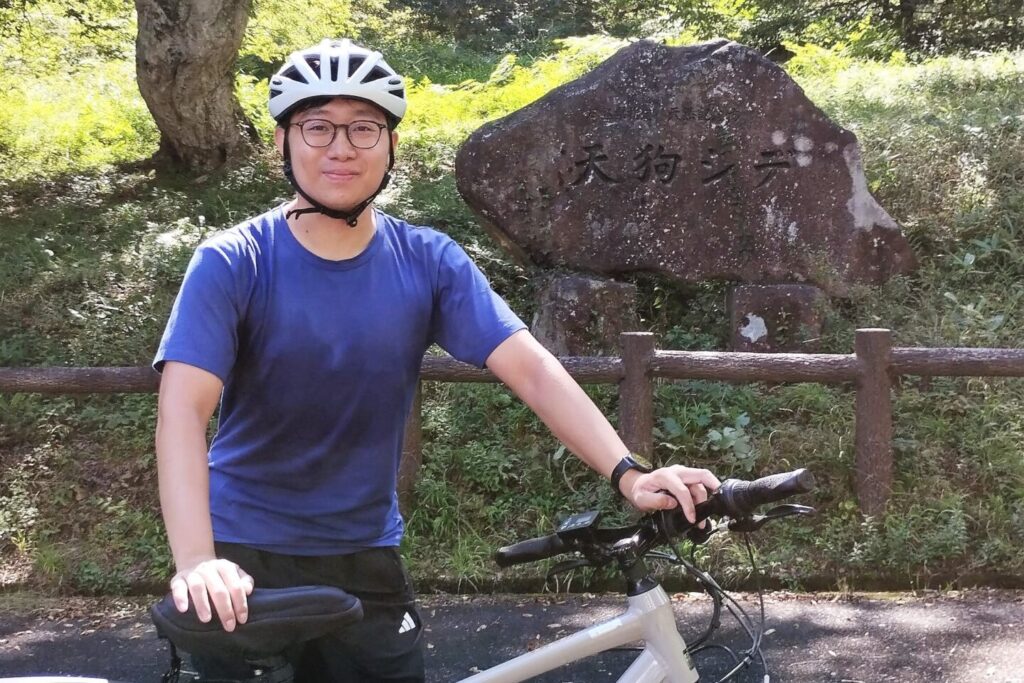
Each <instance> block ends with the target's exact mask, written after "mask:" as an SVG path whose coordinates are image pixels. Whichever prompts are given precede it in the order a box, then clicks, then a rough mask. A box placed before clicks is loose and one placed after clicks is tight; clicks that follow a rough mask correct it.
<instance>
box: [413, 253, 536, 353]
mask: <svg viewBox="0 0 1024 683" xmlns="http://www.w3.org/2000/svg"><path fill="white" fill-rule="evenodd" d="M525 327H526V325H525V324H524V323H523V321H522V320H520V319H519V316H517V315H516V314H515V313H513V312H512V309H511V308H509V306H508V304H507V303H505V301H504V299H502V298H501V297H500V296H498V294H497V293H495V292H494V290H493V289H491V285H490V283H488V282H487V278H486V277H485V276H484V274H483V273H481V272H480V269H479V268H477V267H476V264H475V263H473V261H472V260H471V259H470V258H469V255H468V254H466V252H465V251H464V250H463V249H462V247H460V246H459V245H458V244H456V243H455V242H450V243H449V244H448V245H446V246H445V247H444V250H443V251H442V253H441V259H440V263H439V264H438V273H437V289H436V293H435V297H434V312H433V320H432V329H431V332H432V334H431V340H432V341H434V342H436V343H437V344H438V345H440V346H441V348H443V349H444V350H445V351H447V352H448V353H450V354H451V355H452V356H454V357H455V358H457V359H458V360H461V361H463V362H465V363H472V364H473V365H475V366H477V367H479V368H482V367H484V364H485V363H486V361H487V357H488V356H490V355H491V352H492V351H494V349H495V348H497V347H498V345H499V344H501V343H502V342H503V341H505V340H506V339H508V337H510V336H511V335H512V334H513V333H515V332H518V331H519V330H522V329H524V328H525Z"/></svg>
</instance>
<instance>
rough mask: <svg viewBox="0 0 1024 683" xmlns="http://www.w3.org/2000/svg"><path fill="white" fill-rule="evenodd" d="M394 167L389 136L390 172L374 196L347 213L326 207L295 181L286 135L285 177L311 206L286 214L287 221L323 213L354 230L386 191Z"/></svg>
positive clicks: (393, 151)
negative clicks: (375, 200)
mask: <svg viewBox="0 0 1024 683" xmlns="http://www.w3.org/2000/svg"><path fill="white" fill-rule="evenodd" d="M389 133H390V131H389ZM394 165H395V149H394V147H392V146H391V136H390V135H388V170H387V171H385V172H384V177H383V178H381V181H380V186H378V187H377V189H376V190H375V191H374V193H373V194H371V195H370V196H369V197H367V198H366V199H364V200H363V201H361V202H359V203H358V204H356V205H355V206H354V207H352V208H351V209H349V210H348V211H345V210H344V209H332V208H331V207H329V206H324V205H323V204H321V203H320V202H318V201H317V200H315V199H313V197H311V196H310V195H309V194H308V193H307V192H306V191H305V190H303V189H302V188H301V187H300V186H299V181H297V180H296V179H295V172H294V171H293V170H292V155H291V149H290V148H289V146H288V136H287V135H285V138H284V177H285V178H287V179H288V182H290V183H291V184H292V187H294V188H295V191H296V192H298V193H299V195H301V196H302V198H303V199H305V200H306V201H307V202H309V203H310V206H307V207H305V208H302V209H292V210H291V211H289V212H288V213H286V214H285V216H284V217H285V219H288V218H291V217H292V216H301V215H302V214H304V213H322V214H323V215H325V216H327V217H328V218H335V219H337V220H342V221H345V222H346V223H348V225H349V227H352V228H354V227H356V223H358V222H359V215H360V214H361V213H363V211H364V210H365V209H366V207H368V206H369V205H370V203H371V202H372V201H373V200H374V199H376V198H377V195H379V194H380V193H381V192H383V191H384V188H386V187H387V186H388V183H389V182H391V169H392V168H393V167H394Z"/></svg>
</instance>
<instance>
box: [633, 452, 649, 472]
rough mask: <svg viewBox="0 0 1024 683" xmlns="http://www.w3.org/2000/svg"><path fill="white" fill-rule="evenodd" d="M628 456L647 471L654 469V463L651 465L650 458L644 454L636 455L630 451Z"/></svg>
mask: <svg viewBox="0 0 1024 683" xmlns="http://www.w3.org/2000/svg"><path fill="white" fill-rule="evenodd" d="M629 456H630V457H631V458H632V459H633V462H635V463H636V464H637V465H640V467H642V468H643V469H645V470H647V471H648V472H650V471H651V470H653V469H654V465H652V464H651V462H650V460H648V459H647V458H645V457H644V456H642V455H637V454H636V453H630V454H629Z"/></svg>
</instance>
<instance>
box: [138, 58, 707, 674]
mask: <svg viewBox="0 0 1024 683" xmlns="http://www.w3.org/2000/svg"><path fill="white" fill-rule="evenodd" d="M405 109H406V101H405V90H404V82H403V80H402V78H401V77H400V76H398V75H397V74H396V73H395V72H394V70H393V69H392V68H391V67H390V66H388V64H387V63H386V62H385V61H384V60H383V59H382V58H381V55H380V53H377V52H371V51H368V50H366V49H364V48H361V47H359V46H356V45H353V44H352V43H350V42H349V41H347V40H341V41H331V40H325V41H323V42H322V43H320V44H319V45H317V46H315V47H312V48H309V49H307V50H303V51H300V52H296V53H294V54H292V55H291V56H290V58H289V60H288V62H287V63H286V64H285V66H284V67H282V69H281V70H280V71H279V72H278V74H277V75H275V76H274V77H273V78H272V79H271V82H270V112H271V114H272V115H273V117H274V118H275V120H276V121H277V124H278V127H277V129H276V131H275V141H276V144H277V147H278V149H279V150H280V152H281V154H282V156H283V158H284V172H285V175H286V177H287V178H288V179H289V181H290V182H291V183H292V185H293V186H294V187H295V189H296V193H297V196H296V197H295V199H293V200H292V201H291V202H289V203H287V204H285V205H284V206H281V207H278V208H276V209H273V210H271V211H269V212H267V213H266V214H263V215H261V216H258V217H256V218H253V219H252V220H249V221H247V222H245V223H242V224H241V225H239V226H236V227H235V228H233V229H231V230H227V231H224V232H222V233H219V234H218V235H215V236H214V237H212V238H210V239H209V240H208V241H206V242H205V243H204V244H202V245H201V246H200V247H199V248H198V250H197V251H196V254H195V256H194V257H193V259H192V261H191V263H190V264H189V268H188V271H187V272H186V275H185V279H184V282H183V284H182V288H181V291H180V292H179V294H178V298H177V300H176V302H175V305H174V309H173V310H172V313H171V317H170V320H169V322H168V325H167V329H166V331H165V333H164V337H163V339H162V341H161V344H160V348H159V350H158V351H157V355H156V359H155V361H154V366H155V367H156V368H157V370H159V371H161V372H162V373H163V378H162V381H161V385H160V405H159V416H158V423H157V432H156V447H157V456H158V468H159V479H160V500H161V505H162V507H163V514H164V520H165V523H166V526H167V534H168V538H169V540H170V544H171V549H172V552H173V555H174V561H175V565H176V568H177V573H176V574H175V576H174V577H173V578H172V580H171V591H172V593H173V595H174V599H175V604H176V605H177V607H178V609H180V610H182V611H184V610H186V609H187V608H188V604H189V600H192V601H193V602H194V604H195V607H196V611H197V613H198V614H199V616H200V618H201V619H203V620H206V621H208V620H210V619H211V618H212V617H213V615H214V614H216V615H217V617H218V618H219V619H220V621H221V623H222V624H223V626H224V628H225V629H227V630H229V631H230V630H233V629H234V628H235V626H236V624H238V623H244V622H245V620H246V616H247V614H246V597H245V596H246V595H247V594H249V593H250V592H251V591H252V589H253V586H254V585H262V586H267V587H282V586H289V585H303V584H324V585H335V586H338V587H341V588H343V589H345V590H347V591H349V592H350V593H352V594H353V595H356V596H357V597H359V598H360V599H361V600H362V602H363V607H364V612H365V618H364V620H363V621H362V622H361V623H360V624H359V625H358V626H357V627H355V628H353V629H350V630H349V631H346V632H345V633H344V634H339V635H338V636H337V637H331V638H327V639H324V640H323V641H322V642H319V641H318V642H316V643H313V644H310V645H309V646H308V647H307V648H306V650H305V651H304V652H303V653H296V654H295V657H294V659H295V664H296V666H297V677H298V680H331V681H370V680H381V681H384V680H388V681H419V680H422V679H423V656H422V651H421V637H420V633H421V628H420V625H421V622H420V619H419V615H418V613H417V611H416V607H415V603H414V596H413V593H412V589H411V587H410V585H409V582H408V579H407V576H406V574H405V571H404V568H403V566H402V562H401V558H400V557H399V555H398V552H397V546H398V545H399V542H400V540H401V536H402V519H401V516H400V515H399V513H398V505H397V497H396V495H395V485H396V480H397V472H398V464H399V458H400V455H401V445H402V428H403V425H404V422H405V418H406V416H407V414H408V412H409V408H410V405H411V402H412V398H413V394H414V391H415V386H416V382H417V377H418V371H419V365H420V361H421V359H422V357H423V353H424V352H425V351H426V349H427V348H428V347H429V346H430V345H431V344H432V343H438V344H439V345H440V346H442V347H443V348H444V349H446V350H447V351H448V352H449V353H451V354H452V355H453V356H455V357H456V358H459V359H461V360H464V361H467V362H470V363H474V364H475V365H477V366H480V367H484V366H486V367H488V368H490V369H491V370H492V371H493V372H494V374H495V375H497V377H498V378H499V379H501V380H502V381H503V382H504V383H505V384H507V385H508V386H509V387H510V388H511V389H512V390H513V391H514V392H515V393H516V394H517V395H518V396H519V397H520V398H521V399H522V400H524V401H525V402H526V403H527V404H528V405H529V406H530V407H531V408H532V409H533V410H534V411H535V412H536V413H537V415H538V416H539V417H540V418H541V419H542V420H543V421H544V422H545V424H547V425H548V426H549V427H550V428H551V429H552V431H553V432H554V434H555V435H556V436H557V437H558V438H559V439H560V440H561V441H562V442H563V443H565V445H566V446H567V447H568V448H569V449H570V450H571V451H572V452H573V453H576V454H577V455H578V456H579V457H580V458H582V459H583V460H584V461H585V462H586V463H587V464H588V465H590V466H591V467H592V468H593V469H594V470H596V471H597V472H598V473H599V474H601V475H603V476H605V477H610V478H611V479H612V481H613V485H614V486H615V487H616V489H617V490H619V491H620V492H621V493H622V494H623V495H624V496H625V497H626V498H627V499H628V500H629V502H630V503H632V504H633V505H634V506H636V507H637V508H639V509H642V510H652V509H659V508H671V507H674V506H675V505H677V504H680V505H682V507H683V509H684V510H685V512H686V514H687V516H688V517H690V518H691V519H692V517H693V507H694V502H695V501H696V502H699V501H701V500H704V499H706V497H707V495H708V491H710V490H714V489H715V488H717V486H718V481H717V479H715V477H714V476H713V475H712V474H711V473H710V472H708V471H706V470H695V469H690V468H685V467H680V466H675V467H670V468H663V469H659V470H656V471H654V472H649V471H647V470H646V468H644V467H643V466H641V465H639V464H638V463H636V462H635V461H634V460H633V459H631V458H630V457H628V451H627V449H626V447H625V445H624V444H623V443H622V441H621V440H620V439H619V437H618V435H617V434H616V433H615V431H614V429H613V428H612V427H611V425H610V424H609V423H608V421H607V420H606V419H605V418H604V416H603V415H602V414H601V413H600V412H599V411H598V409H597V408H596V407H595V406H594V405H593V403H592V402H591V401H590V399H589V398H588V397H587V396H586V394H585V393H584V392H583V391H582V390H581V389H580V387H579V386H578V385H577V384H576V383H575V382H574V381H573V380H572V379H571V378H570V377H569V375H568V374H567V373H566V371H565V370H564V369H563V368H562V366H561V365H560V364H559V363H558V361H557V360H556V359H555V358H554V357H553V356H552V355H551V354H550V353H548V352H547V351H546V350H545V349H544V348H543V347H542V346H541V345H540V344H539V343H538V342H537V341H536V340H535V339H534V338H533V337H532V336H531V335H530V334H529V332H528V331H527V330H526V329H525V327H526V326H525V325H523V323H522V322H521V321H520V320H519V318H518V317H516V315H515V314H514V313H512V311H511V310H510V309H509V308H508V306H507V305H506V304H505V302H504V301H502V300H501V298H500V297H498V296H497V295H496V294H495V293H494V292H493V291H492V290H491V288H490V286H489V285H488V283H487V281H486V279H485V278H484V276H483V275H482V274H481V273H480V271H479V270H478V269H477V268H476V267H475V266H474V265H473V264H472V262H471V261H470V260H469V258H468V257H467V255H466V253H465V252H464V251H463V250H462V249H461V248H460V247H459V246H458V245H457V244H455V243H454V242H453V241H452V240H451V239H450V238H448V237H447V236H445V235H443V234H441V233H439V232H436V231H434V230H431V229H429V228H419V227H413V226H411V225H409V224H407V223H405V222H404V221H401V220H398V219H396V218H393V217H391V216H388V215H386V214H384V213H382V212H379V211H376V210H375V209H374V208H373V206H372V202H373V199H374V198H375V197H376V196H377V194H378V193H379V192H380V191H381V190H382V189H383V188H384V187H385V186H386V184H387V182H388V179H389V172H390V170H391V168H392V166H393V164H394V149H395V146H396V145H397V144H398V135H397V133H396V132H395V126H396V125H397V124H398V122H399V121H400V120H401V119H402V117H403V115H404V114H405ZM218 402H220V420H219V428H218V431H217V434H216V436H215V437H214V439H213V442H212V444H211V445H210V446H209V448H208V447H207V443H206V428H207V425H208V422H209V419H210V417H211V416H212V415H213V412H214V410H215V409H216V408H217V405H218ZM666 492H667V493H666ZM669 494H671V495H669ZM677 500H678V503H677ZM410 625H411V627H410ZM237 666H238V665H237V663H229V662H213V663H211V662H205V663H200V667H201V668H203V669H204V671H206V672H207V676H213V675H218V676H231V675H244V673H241V672H238V671H237ZM229 671H230V672H231V673H228V672H229ZM211 672H214V673H211Z"/></svg>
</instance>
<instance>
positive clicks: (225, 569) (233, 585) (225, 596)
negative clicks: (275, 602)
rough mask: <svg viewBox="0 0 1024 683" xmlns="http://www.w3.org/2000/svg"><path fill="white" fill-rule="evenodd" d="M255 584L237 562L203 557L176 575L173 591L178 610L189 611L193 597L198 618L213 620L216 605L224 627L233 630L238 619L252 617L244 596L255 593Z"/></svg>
mask: <svg viewBox="0 0 1024 683" xmlns="http://www.w3.org/2000/svg"><path fill="white" fill-rule="evenodd" d="M253 585H254V582H253V579H252V577H251V576H249V575H248V574H246V573H245V571H244V570H243V569H242V568H241V567H239V566H238V565H237V564H235V563H234V562H231V561H229V560H216V559H214V560H204V561H202V562H199V563H198V564H196V565H194V566H192V567H188V568H186V569H183V570H181V571H179V572H178V573H177V574H175V575H174V578H173V579H171V595H172V596H173V598H174V606H175V607H177V608H178V611H179V612H187V611H188V602H189V597H191V599H192V602H193V603H194V604H195V606H196V616H198V617H199V621H202V622H204V623H205V622H208V621H210V619H212V618H213V609H216V612H217V616H218V617H219V618H220V623H221V624H223V625H224V630H225V631H234V630H235V624H236V623H238V624H244V623H245V620H246V619H248V618H249V605H248V604H247V603H246V600H245V596H247V595H249V594H250V593H252V589H253ZM211 602H212V603H213V609H211Z"/></svg>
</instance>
